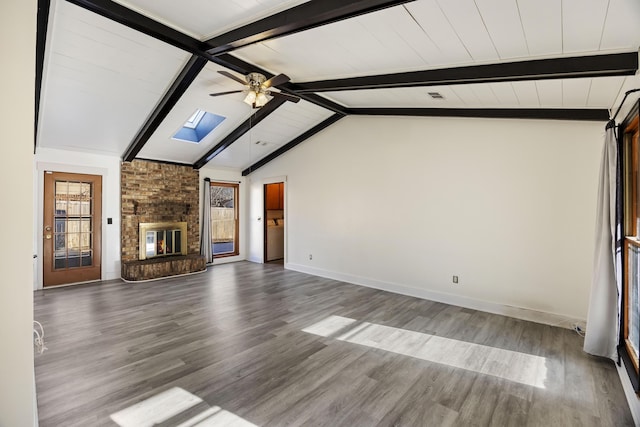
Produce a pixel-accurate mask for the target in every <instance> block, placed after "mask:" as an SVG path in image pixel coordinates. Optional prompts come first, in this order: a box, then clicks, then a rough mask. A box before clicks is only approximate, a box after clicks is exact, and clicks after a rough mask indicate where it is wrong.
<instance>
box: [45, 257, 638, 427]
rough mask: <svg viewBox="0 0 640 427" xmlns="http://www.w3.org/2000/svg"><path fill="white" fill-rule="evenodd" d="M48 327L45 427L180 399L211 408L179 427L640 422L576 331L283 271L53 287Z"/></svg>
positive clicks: (607, 367) (93, 421) (197, 408)
mask: <svg viewBox="0 0 640 427" xmlns="http://www.w3.org/2000/svg"><path fill="white" fill-rule="evenodd" d="M35 318H36V320H38V321H40V322H42V324H43V325H44V328H45V341H46V344H47V347H48V350H47V351H46V352H45V353H44V354H42V355H38V356H37V357H36V362H35V363H36V387H37V397H38V411H39V418H40V425H41V426H42V427H48V426H63V425H64V426H101V425H104V426H115V425H116V424H115V423H114V422H113V421H112V420H111V419H110V416H111V415H112V414H115V413H119V412H120V413H121V411H123V410H126V411H125V412H127V411H135V410H138V409H136V408H141V407H144V405H146V404H150V403H148V402H153V401H154V399H157V396H159V395H164V393H165V392H167V391H171V390H173V389H177V390H180V389H182V390H183V391H184V393H186V395H188V396H193V398H194V399H196V400H197V402H199V403H197V405H194V406H191V407H189V408H187V409H184V408H182V409H180V410H178V409H176V411H177V412H176V413H171V414H170V416H169V418H168V419H166V420H163V421H162V422H160V424H159V425H162V426H166V427H169V426H171V425H178V424H179V423H182V422H185V421H187V420H189V419H191V418H192V417H198V416H200V417H204V418H206V417H209V416H211V418H208V419H207V422H210V423H212V424H207V425H215V423H213V421H214V420H217V419H220V420H223V421H224V420H226V421H224V422H229V420H233V421H234V422H236V423H238V424H237V425H243V424H242V423H243V421H244V422H245V424H244V425H250V424H248V423H252V424H253V425H257V426H288V425H292V426H294V425H305V426H381V427H382V426H466V425H478V426H524V425H527V426H572V425H575V426H590V425H593V426H627V425H629V426H630V425H633V420H632V418H631V413H630V411H629V408H628V406H627V404H626V400H625V397H624V393H623V391H622V386H621V384H620V380H619V378H618V376H617V373H616V370H615V366H614V365H613V363H612V362H611V361H608V360H603V359H598V358H594V357H591V356H589V355H587V354H585V353H584V352H583V351H582V338H580V337H579V336H577V334H575V333H574V332H573V331H570V330H567V329H560V328H555V327H551V326H547V325H541V324H536V323H531V322H526V321H523V320H519V319H513V318H509V317H504V316H499V315H495V314H490V313H484V312H479V311H475V310H470V309H466V308H461V307H455V306H450V305H447V304H442V303H438V302H433V301H426V300H421V299H417V298H411V297H407V296H403V295H396V294H391V293H387V292H383V291H380V290H376V289H370V288H365V287H361V286H356V285H352V284H347V283H342V282H338V281H334V280H330V279H325V278H319V277H314V276H310V275H307V274H303V273H298V272H293V271H287V270H284V269H283V267H282V265H278V264H266V265H261V264H253V263H248V262H240V263H234V264H227V265H219V266H215V267H213V268H210V269H209V271H207V272H205V273H202V274H198V275H193V276H185V277H180V278H171V279H165V280H158V281H153V282H145V283H122V282H119V281H112V282H104V283H95V284H88V285H81V286H74V287H66V288H58V289H46V290H42V291H37V292H36V295H35ZM440 346H443V347H440ZM443 352H444V353H443ZM184 393H183V394H184ZM162 404H163V405H165V406H164V407H165V408H166V406H167V405H169V409H170V408H171V405H172V402H163V403H162ZM176 407H178V406H176ZM127 413H128V412H127ZM211 414H214V415H215V416H214V415H211ZM238 420H239V421H238ZM221 425H222V424H221Z"/></svg>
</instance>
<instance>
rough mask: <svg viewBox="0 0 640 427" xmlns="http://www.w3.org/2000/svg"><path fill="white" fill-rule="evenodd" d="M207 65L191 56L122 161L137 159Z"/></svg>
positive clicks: (203, 60) (205, 62) (201, 59)
mask: <svg viewBox="0 0 640 427" xmlns="http://www.w3.org/2000/svg"><path fill="white" fill-rule="evenodd" d="M205 65H207V60H206V59H204V58H200V57H198V56H195V55H193V56H191V59H189V61H188V62H187V65H185V66H184V68H183V69H182V71H181V72H180V74H178V77H176V79H175V80H174V82H173V84H172V85H171V86H170V87H169V89H167V91H166V92H165V94H164V96H163V97H162V99H161V100H160V102H158V105H156V108H155V109H154V110H153V111H152V112H151V114H150V115H149V117H147V120H146V121H145V122H144V124H143V125H142V127H141V128H140V130H139V131H138V133H137V134H136V136H135V138H133V141H131V143H130V144H129V147H127V150H126V151H125V152H124V154H123V155H122V159H123V160H124V161H125V162H130V161H132V160H133V159H135V158H136V156H137V155H138V153H139V152H140V150H142V148H143V147H144V145H145V144H146V143H147V141H149V138H151V135H153V133H154V132H155V131H156V129H158V126H160V124H161V123H162V121H163V120H164V119H165V118H166V117H167V115H168V114H169V112H170V111H171V110H172V109H173V107H174V106H175V105H176V103H177V102H178V100H179V99H180V98H181V97H182V95H184V93H185V92H186V91H187V89H188V88H189V86H191V83H193V81H194V80H195V79H196V77H198V74H200V71H202V69H203V68H204V66H205Z"/></svg>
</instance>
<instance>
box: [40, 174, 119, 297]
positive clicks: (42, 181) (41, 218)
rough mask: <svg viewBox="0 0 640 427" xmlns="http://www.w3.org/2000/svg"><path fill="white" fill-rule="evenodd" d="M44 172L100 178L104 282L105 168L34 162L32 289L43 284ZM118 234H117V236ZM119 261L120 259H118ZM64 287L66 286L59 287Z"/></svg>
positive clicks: (103, 271) (105, 237)
mask: <svg viewBox="0 0 640 427" xmlns="http://www.w3.org/2000/svg"><path fill="white" fill-rule="evenodd" d="M46 171H53V172H63V173H76V174H85V175H99V176H101V177H102V225H101V234H102V239H101V240H102V241H101V245H100V246H101V248H100V249H101V250H100V252H101V257H102V259H101V262H100V264H101V271H100V280H106V278H105V270H106V269H105V255H106V253H107V240H108V237H107V227H106V224H107V221H106V217H107V215H106V214H105V212H106V209H107V204H106V201H107V200H106V195H107V191H108V188H107V186H108V182H107V175H108V170H107V169H106V168H94V167H87V166H76V165H69V164H64V163H53V162H36V167H35V170H34V174H37V177H35V178H34V183H35V185H37V191H34V201H33V207H34V210H35V211H34V222H35V225H34V233H33V247H34V255H36V256H37V257H36V260H37V263H36V265H37V276H35V275H34V278H33V289H34V290H38V289H43V288H44V286H43V283H44V241H43V239H42V230H43V229H44V174H45V173H46ZM119 235H120V233H118V236H119ZM118 259H120V257H118ZM60 286H66V285H60Z"/></svg>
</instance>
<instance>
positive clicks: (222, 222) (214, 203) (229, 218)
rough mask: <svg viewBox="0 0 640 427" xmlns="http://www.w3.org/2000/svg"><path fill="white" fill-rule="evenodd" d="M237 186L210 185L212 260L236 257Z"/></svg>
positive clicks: (237, 226) (216, 183)
mask: <svg viewBox="0 0 640 427" xmlns="http://www.w3.org/2000/svg"><path fill="white" fill-rule="evenodd" d="M239 187H240V186H239V185H238V184H233V183H222V182H212V183H211V187H210V188H211V247H212V251H213V257H214V258H221V257H225V256H233V255H238V254H239V253H240V248H239V247H238V242H239V238H238V234H239V221H238V190H239Z"/></svg>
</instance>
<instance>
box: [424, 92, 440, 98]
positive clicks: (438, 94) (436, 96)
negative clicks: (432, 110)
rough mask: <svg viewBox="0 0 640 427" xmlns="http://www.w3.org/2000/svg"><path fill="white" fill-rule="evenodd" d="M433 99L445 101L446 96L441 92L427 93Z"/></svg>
mask: <svg viewBox="0 0 640 427" xmlns="http://www.w3.org/2000/svg"><path fill="white" fill-rule="evenodd" d="M427 93H428V94H429V96H430V97H431V98H433V99H444V96H442V94H441V93H440V92H427Z"/></svg>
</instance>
